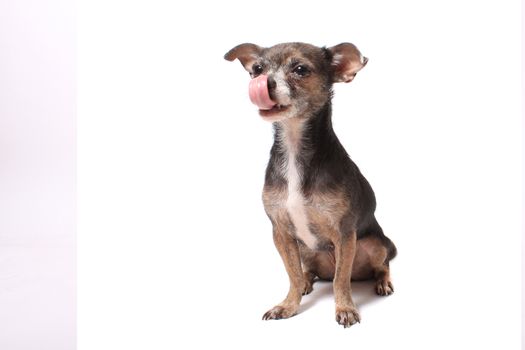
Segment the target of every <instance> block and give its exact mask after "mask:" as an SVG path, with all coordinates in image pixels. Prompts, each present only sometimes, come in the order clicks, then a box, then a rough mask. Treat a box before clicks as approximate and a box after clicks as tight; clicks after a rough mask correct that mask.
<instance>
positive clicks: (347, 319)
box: [335, 307, 361, 328]
mask: <svg viewBox="0 0 525 350" xmlns="http://www.w3.org/2000/svg"><path fill="white" fill-rule="evenodd" d="M335 320H336V321H337V323H339V324H340V325H342V326H343V327H345V328H348V327H350V326H352V325H354V324H356V323H357V322H361V316H359V312H358V311H357V309H356V308H355V307H338V308H336V310H335Z"/></svg>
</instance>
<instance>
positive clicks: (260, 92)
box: [248, 75, 276, 109]
mask: <svg viewBox="0 0 525 350" xmlns="http://www.w3.org/2000/svg"><path fill="white" fill-rule="evenodd" d="M248 92H249V93H250V100H251V101H252V103H253V104H254V105H256V106H257V107H259V109H271V108H272V107H273V106H275V104H276V103H275V102H273V101H272V99H271V98H270V94H269V92H268V76H267V75H259V76H258V77H257V78H253V79H252V80H250V86H249V90H248Z"/></svg>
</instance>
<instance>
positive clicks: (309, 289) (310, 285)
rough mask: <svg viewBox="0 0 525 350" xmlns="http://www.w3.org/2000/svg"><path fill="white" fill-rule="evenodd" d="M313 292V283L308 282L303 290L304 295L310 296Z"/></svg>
mask: <svg viewBox="0 0 525 350" xmlns="http://www.w3.org/2000/svg"><path fill="white" fill-rule="evenodd" d="M313 290H314V286H313V283H310V282H307V283H306V285H305V286H304V289H303V295H307V294H310V293H312V291H313Z"/></svg>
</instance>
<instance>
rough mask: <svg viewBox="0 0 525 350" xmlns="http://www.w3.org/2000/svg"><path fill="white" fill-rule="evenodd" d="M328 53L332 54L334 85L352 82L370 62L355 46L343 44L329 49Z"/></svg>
mask: <svg viewBox="0 0 525 350" xmlns="http://www.w3.org/2000/svg"><path fill="white" fill-rule="evenodd" d="M328 51H330V53H331V54H332V55H331V56H332V57H331V60H332V63H331V64H332V66H333V68H334V77H333V78H334V83H338V82H345V83H349V82H351V81H352V80H353V79H354V77H355V75H356V74H357V72H359V71H360V70H361V69H362V68H363V67H364V66H366V63H367V62H368V58H366V57H364V56H363V55H362V54H361V52H359V50H358V49H357V47H355V45H354V44H350V43H342V44H339V45H336V46H332V47H329V48H328Z"/></svg>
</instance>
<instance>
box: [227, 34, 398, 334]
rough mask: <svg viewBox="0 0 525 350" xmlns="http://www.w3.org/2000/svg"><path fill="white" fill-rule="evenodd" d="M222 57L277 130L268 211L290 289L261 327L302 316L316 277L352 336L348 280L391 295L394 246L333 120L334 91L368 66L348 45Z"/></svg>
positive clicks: (247, 48) (355, 316)
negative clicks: (246, 78)
mask: <svg viewBox="0 0 525 350" xmlns="http://www.w3.org/2000/svg"><path fill="white" fill-rule="evenodd" d="M224 58H225V59H226V60H228V61H233V60H235V59H238V60H239V61H240V62H241V64H242V65H243V66H244V68H245V69H246V70H247V71H248V72H249V73H250V76H251V78H252V80H251V82H250V89H249V90H250V91H249V92H250V98H251V100H252V102H253V103H255V104H256V105H257V106H258V108H259V114H260V115H261V117H262V118H263V119H264V120H267V121H271V122H272V123H273V128H274V143H273V146H272V149H271V152H270V161H269V163H268V167H267V169H266V176H265V183H264V189H263V202H264V208H265V211H266V214H267V215H268V217H269V218H270V221H271V222H272V226H273V240H274V242H275V246H276V247H277V250H278V251H279V254H280V255H281V258H282V260H283V262H284V266H285V268H286V271H287V273H288V276H289V278H290V289H289V292H288V294H287V296H286V298H285V299H284V300H283V301H282V302H281V303H280V304H278V305H277V306H275V307H273V308H272V309H270V310H269V311H268V312H266V313H265V314H264V316H263V319H264V320H271V319H282V318H288V317H291V316H293V315H295V314H297V311H298V309H299V304H300V302H301V298H302V296H303V295H306V294H308V293H310V292H311V291H312V285H313V282H314V280H315V278H316V277H317V278H319V279H321V280H329V281H333V288H334V296H335V319H336V321H337V322H338V323H339V324H341V325H343V326H344V327H345V328H346V327H350V326H351V325H353V324H355V323H356V322H360V316H359V313H358V311H357V309H356V306H355V304H354V302H353V300H352V295H351V285H350V282H351V280H367V279H374V280H375V291H376V293H377V294H379V295H390V294H392V293H393V292H394V288H393V286H392V282H391V279H390V269H389V262H390V260H391V259H392V258H394V257H395V255H396V247H395V246H394V244H393V243H392V241H391V240H390V239H389V238H388V237H386V236H385V235H384V234H383V230H382V229H381V226H379V224H378V223H377V220H376V218H375V216H374V211H375V208H376V200H375V195H374V192H373V191H372V188H371V187H370V184H369V183H368V181H367V180H366V179H365V178H364V176H363V175H362V174H361V172H360V171H359V169H358V167H357V166H356V165H355V164H354V162H353V161H352V160H351V159H350V158H349V156H348V154H347V153H346V151H345V149H344V148H343V146H342V145H341V143H340V142H339V140H338V138H337V136H336V135H335V132H334V130H333V128H332V120H331V118H332V105H331V100H332V95H333V92H332V85H333V83H337V82H347V83H348V82H350V81H352V80H353V79H354V77H355V76H356V74H357V72H359V71H360V70H361V69H362V68H363V67H364V66H365V65H366V63H367V61H368V59H367V58H366V57H364V56H363V55H362V54H361V53H360V52H359V50H358V49H357V48H356V47H355V46H354V45H353V44H350V43H342V44H339V45H336V46H333V47H330V48H326V47H323V48H320V47H316V46H313V45H309V44H304V43H284V44H278V45H275V46H272V47H269V48H263V47H260V46H257V45H255V44H250V43H245V44H241V45H238V46H236V47H234V48H233V49H231V50H230V51H229V52H228V53H226V55H225V56H224Z"/></svg>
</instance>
